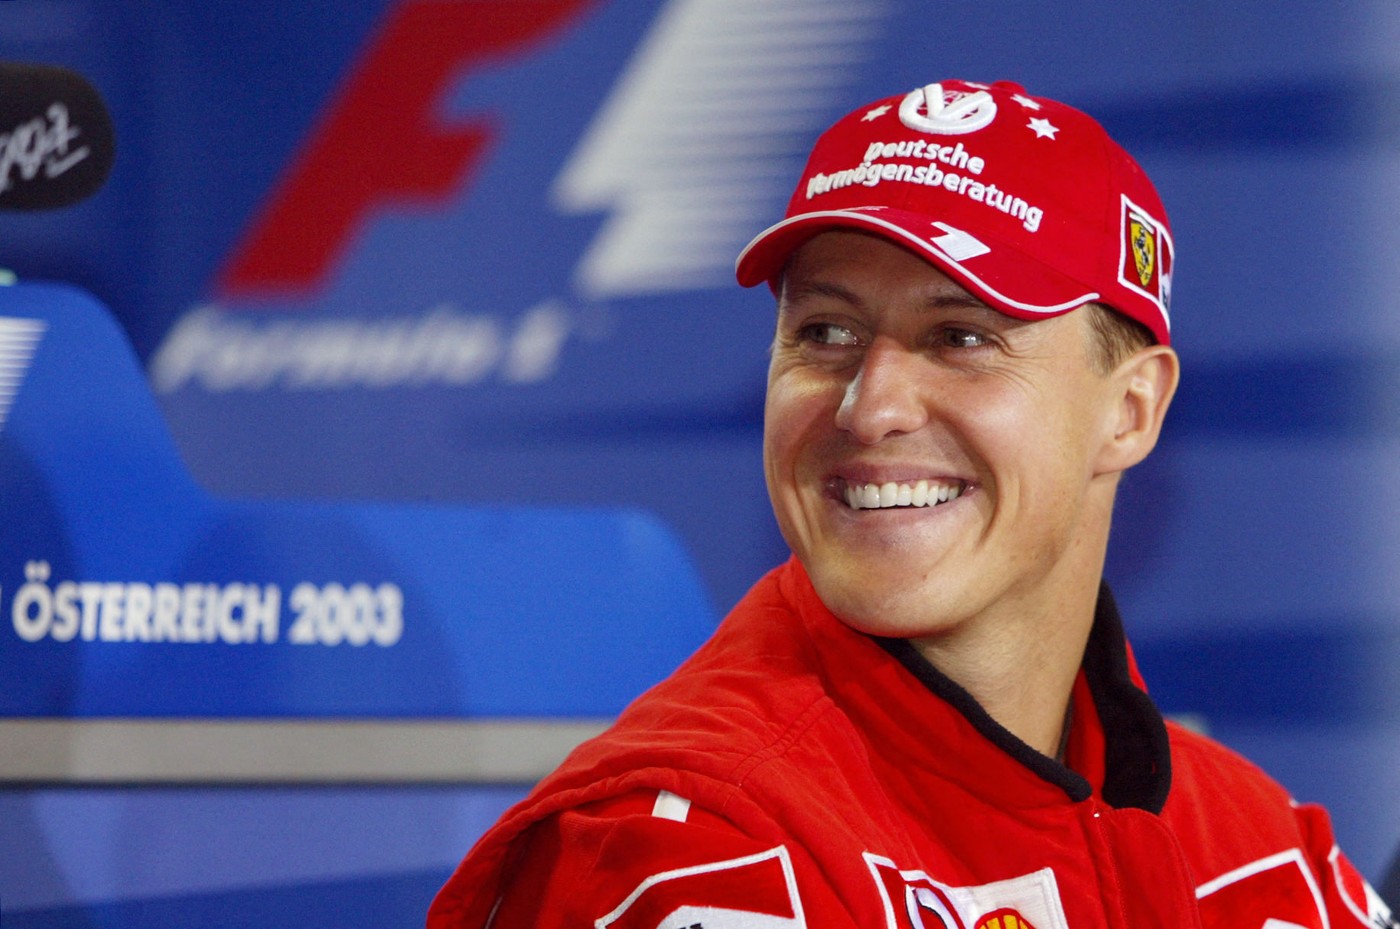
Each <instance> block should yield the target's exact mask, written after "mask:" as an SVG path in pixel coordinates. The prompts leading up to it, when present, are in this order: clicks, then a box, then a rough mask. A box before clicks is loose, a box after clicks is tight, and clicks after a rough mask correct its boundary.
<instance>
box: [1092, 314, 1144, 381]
mask: <svg viewBox="0 0 1400 929" xmlns="http://www.w3.org/2000/svg"><path fill="white" fill-rule="evenodd" d="M1084 309H1085V310H1086V311H1088V313H1089V327H1090V329H1092V330H1093V333H1094V336H1093V344H1092V345H1090V361H1091V362H1092V363H1093V365H1094V369H1095V370H1096V371H1097V372H1098V373H1099V374H1108V373H1110V372H1111V371H1112V370H1113V369H1114V368H1116V367H1118V366H1119V365H1120V364H1122V363H1123V362H1124V361H1126V360H1127V359H1128V357H1129V356H1131V355H1132V354H1133V353H1134V352H1136V351H1138V350H1139V349H1142V348H1146V347H1147V346H1149V345H1152V344H1154V343H1155V342H1156V341H1157V339H1156V338H1155V337H1154V336H1153V335H1152V330H1150V329H1148V328H1147V327H1146V326H1144V325H1143V324H1142V323H1140V322H1138V321H1137V320H1135V319H1131V318H1129V317H1127V316H1124V315H1123V314H1122V313H1119V312H1118V311H1117V310H1115V309H1113V308H1112V307H1108V306H1105V305H1104V304H1102V303H1087V304H1085V305H1084Z"/></svg>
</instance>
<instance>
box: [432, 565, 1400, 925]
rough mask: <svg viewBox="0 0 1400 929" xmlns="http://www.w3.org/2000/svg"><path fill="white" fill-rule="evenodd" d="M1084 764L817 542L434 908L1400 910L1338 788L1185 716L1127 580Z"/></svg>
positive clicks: (1146, 918) (569, 764) (1064, 918)
mask: <svg viewBox="0 0 1400 929" xmlns="http://www.w3.org/2000/svg"><path fill="white" fill-rule="evenodd" d="M1071 714H1072V715H1071V725H1070V738H1069V742H1068V746H1067V749H1066V755H1065V758H1066V761H1065V763H1064V764H1061V763H1060V762H1057V761H1055V760H1054V759H1051V758H1048V757H1046V756H1044V755H1041V754H1039V753H1038V752H1036V751H1034V750H1033V749H1031V748H1030V747H1029V746H1027V745H1026V744H1025V743H1023V742H1021V741H1019V740H1018V739H1016V737H1015V736H1013V735H1012V734H1011V733H1010V732H1008V731H1007V730H1005V729H1004V728H1002V727H1001V726H1000V725H998V724H997V723H996V722H995V721H994V720H992V719H991V717H990V716H988V715H987V714H986V712H985V711H983V710H982V709H981V707H980V706H979V705H978V704H977V703H976V702H975V701H974V700H973V699H972V698H971V697H970V696H969V695H968V694H967V692H966V691H964V690H962V689H961V688H960V687H958V686H957V685H956V684H955V683H953V682H952V681H951V680H949V679H948V678H946V677H944V676H943V675H941V674H939V673H938V672H937V671H936V670H935V669H934V668H933V667H932V666H931V665H929V664H928V663H927V662H925V661H923V660H922V659H921V658H920V657H919V656H918V655H917V653H916V652H915V651H914V650H913V648H912V646H910V645H909V644H908V643H907V642H904V641H902V640H884V639H876V638H872V637H869V636H866V635H864V634H861V633H858V632H856V631H854V630H852V629H850V628H849V627H847V626H845V625H844V624H843V623H841V622H840V621H839V620H837V619H836V618H835V617H834V616H833V615H832V614H831V612H830V611H829V610H827V609H826V607H825V606H824V605H823V604H822V603H821V601H820V600H819V599H818V598H817V595H816V593H815V591H814V590H813V589H812V586H811V583H810V581H809V580H808V578H807V576H806V574H805V572H804V571H803V569H802V567H801V566H800V564H798V563H797V562H796V561H795V560H791V561H789V562H788V563H787V564H786V565H784V566H783V567H781V568H779V569H777V570H775V571H773V572H772V573H770V574H769V575H768V576H766V577H765V578H764V579H763V580H762V581H760V582H759V583H758V584H757V585H756V586H755V587H754V589H753V590H752V591H750V592H749V594H748V595H747V596H746V597H745V598H744V599H743V600H742V601H741V602H740V603H739V605H738V606H736V607H735V609H734V611H733V612H732V613H731V614H730V615H729V616H728V617H727V618H726V619H725V621H724V622H723V623H722V624H721V626H720V627H719V629H718V630H717V631H716V633H715V635H714V636H713V638H712V639H711V641H710V642H708V643H707V644H706V645H705V646H704V647H702V648H701V649H700V650H699V651H698V652H697V653H696V654H695V655H694V656H693V657H692V658H691V659H690V660H689V661H687V662H686V663H685V664H684V665H682V667H681V668H680V669H678V670H677V671H676V672H675V673H674V674H673V675H672V676H671V677H670V678H668V679H667V680H666V681H664V682H662V683H661V684H659V685H657V686H656V687H655V688H653V689H652V690H650V691H649V692H648V693H646V694H645V695H643V696H642V697H641V698H640V699H639V700H637V701H636V702H635V703H634V704H633V705H632V706H631V707H629V708H628V709H627V710H626V712H624V713H623V715H622V716H621V717H620V718H619V720H618V721H617V723H616V724H615V726H614V727H613V728H611V729H610V730H609V731H608V732H606V733H604V734H603V735H602V736H600V737H598V738H597V739H594V740H592V741H590V742H587V743H585V744H584V745H582V746H580V747H579V748H578V749H577V750H575V751H574V753H573V754H572V755H570V757H569V758H568V760H566V761H565V762H564V764H563V765H562V766H561V767H560V768H559V769H558V770H557V771H555V772H554V773H553V774H552V775H550V776H549V777H547V778H545V779H544V780H543V781H542V782H541V783H540V784H539V785H538V786H537V788H536V789H535V790H534V791H533V792H532V793H531V794H530V796H528V797H527V798H526V799H525V800H523V801H522V802H521V803H520V804H518V805H517V806H516V807H514V808H513V809H512V810H510V811H509V812H508V813H507V814H506V815H505V816H504V817H502V819H501V821H500V822H499V823H497V824H496V826H495V827H493V828H492V829H491V830H490V831H488V832H487V834H486V835H485V836H483V837H482V839H481V840H480V841H479V842H478V843H477V845H476V846H475V848H473V849H472V851H471V852H470V854H468V855H467V857H466V859H465V860H464V861H463V862H462V864H461V865H460V866H459V868H458V869H457V871H456V873H455V874H454V875H453V876H452V878H451V879H450V880H449V881H448V883H447V884H446V886H445V887H443V889H442V890H441V891H440V892H439V894H438V896H437V899H436V900H435V901H434V903H433V906H432V909H431V910H430V912H429V916H428V925H429V926H430V927H431V929H448V927H468V929H483V927H487V926H490V927H491V929H523V927H533V929H554V927H589V926H592V927H598V929H607V927H613V929H661V927H664V929H697V927H702V929H802V927H813V929H817V927H821V929H826V927H833V929H834V927H857V926H859V927H865V929H874V927H888V929H1070V927H1072V929H1091V927H1115V929H1117V927H1123V929H1127V927H1132V929H1153V927H1161V929H1182V927H1202V929H1261V927H1265V926H1267V927H1269V929H1297V927H1307V929H1345V927H1370V929H1378V927H1393V926H1396V925H1397V924H1396V923H1395V922H1393V921H1392V919H1391V916H1390V912H1389V910H1388V909H1387V908H1386V906H1385V904H1384V903H1383V902H1382V901H1381V900H1380V898H1379V897H1377V896H1376V895H1375V893H1374V891H1372V890H1371V889H1370V887H1369V886H1367V885H1366V883H1365V881H1364V880H1362V878H1361V877H1360V875H1359V874H1357V872H1356V871H1355V869H1354V868H1352V867H1351V865H1350V864H1348V863H1347V861H1346V859H1345V858H1344V857H1343V856H1341V854H1340V853H1339V852H1338V850H1337V848H1336V846H1335V845H1334V844H1333V839H1332V835H1331V828H1330V825H1329V822H1328V818H1327V815H1326V813H1325V812H1324V811H1323V810H1322V809H1320V808H1318V807H1314V806H1306V805H1298V804H1295V803H1293V802H1292V801H1291V800H1290V798H1289V797H1288V795H1287V793H1286V792H1285V791H1284V790H1283V788H1282V787H1280V786H1279V785H1277V784H1276V783H1274V782H1273V781H1272V780H1270V779H1269V778H1268V777H1266V776H1265V775H1264V774H1263V773H1262V772H1260V771H1259V770H1258V769H1256V768H1255V767H1254V766H1253V765H1251V764H1250V763H1249V762H1247V761H1245V760H1244V759H1242V758H1240V757H1239V756H1237V755H1235V754H1233V753H1232V752H1230V751H1229V750H1227V749H1225V748H1223V747H1221V746H1220V745H1217V744H1215V743H1213V742H1211V741H1210V740H1208V739H1206V738H1203V737H1201V736H1199V735H1196V734H1193V733H1191V732H1189V731H1187V730H1184V729H1182V728H1180V727H1179V726H1176V725H1174V724H1172V723H1168V722H1164V720H1163V719H1162V716H1161V714H1160V713H1159V712H1158V711H1157V710H1156V708H1155V706H1154V705H1153V703H1152V701H1151V700H1150V699H1149V698H1148V697H1147V694H1146V693H1145V692H1144V690H1143V688H1142V686H1141V683H1140V680H1139V678H1138V675H1137V672H1136V668H1135V666H1134V665H1133V662H1132V658H1131V654H1130V652H1129V650H1128V647H1127V644H1126V641H1125V639H1124V635H1123V629H1122V624H1121V622H1120V620H1119V618H1118V614H1117V610H1116V608H1115V606H1114V605H1113V601H1112V598H1111V597H1110V596H1109V594H1108V592H1107V589H1106V588H1105V589H1104V591H1103V593H1102V594H1101V595H1100V598H1099V604H1098V609H1097V615H1096V617H1095V622H1094V628H1093V632H1092V633H1091V636H1090V641H1089V645H1088V647H1087V649H1086V653H1085V658H1084V663H1083V667H1082V670H1081V672H1080V675H1079V678H1078V680H1077V681H1076V684H1075V687H1074V692H1073V698H1072V710H1071Z"/></svg>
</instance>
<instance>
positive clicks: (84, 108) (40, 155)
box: [0, 62, 116, 210]
mask: <svg viewBox="0 0 1400 929" xmlns="http://www.w3.org/2000/svg"><path fill="white" fill-rule="evenodd" d="M115 158H116V140H115V134H114V133H113V131H112V118H111V116H109V115H108V113H107V107H106V105H105V104H104V103H103V102H102V96H101V95H100V94H99V93H98V92H97V88H95V87H93V86H92V84H90V83H89V82H88V81H87V79H86V78H84V77H82V76H81V75H79V74H77V73H75V72H73V71H69V70H68V69H67V68H58V67H54V66H52V65H36V64H21V63H18V62H0V210H47V209H55V208H58V207H65V206H70V205H72V204H74V203H77V202H78V201H80V200H82V199H83V198H84V197H88V196H90V195H91V194H93V193H95V192H96V191H97V190H98V188H100V187H101V186H102V184H103V182H104V181H106V180H107V175H108V173H110V172H111V170H112V161H113V160H114V159H115Z"/></svg>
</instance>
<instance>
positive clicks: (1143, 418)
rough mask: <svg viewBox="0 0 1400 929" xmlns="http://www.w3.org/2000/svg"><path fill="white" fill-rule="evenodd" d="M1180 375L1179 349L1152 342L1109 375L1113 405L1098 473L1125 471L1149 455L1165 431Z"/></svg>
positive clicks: (1101, 451) (1100, 455)
mask: <svg viewBox="0 0 1400 929" xmlns="http://www.w3.org/2000/svg"><path fill="white" fill-rule="evenodd" d="M1180 377H1181V362H1180V361H1179V360H1178V359H1177V356H1176V352H1174V351H1172V350H1171V349H1170V348H1168V347H1167V346H1165V345H1149V346H1148V347H1146V348H1143V349H1140V350H1138V351H1137V352H1134V353H1133V355H1132V357H1130V358H1128V359H1127V360H1126V361H1124V362H1123V363H1122V364H1120V365H1119V366H1118V367H1117V368H1116V369H1115V370H1114V371H1113V373H1112V374H1110V375H1109V376H1108V380H1109V389H1110V390H1111V391H1112V397H1113V400H1114V408H1113V410H1112V411H1111V414H1110V419H1109V423H1108V424H1109V426H1110V427H1111V428H1110V429H1109V434H1108V435H1106V436H1105V441H1104V444H1103V447H1102V449H1101V450H1100V454H1099V460H1098V473H1100V474H1106V473H1112V472H1117V471H1126V470H1127V469H1128V468H1131V467H1132V466H1133V465H1135V464H1137V463H1138V462H1139V461H1142V459H1144V458H1146V457H1147V453H1148V452H1150V451H1152V449H1153V447H1154V446H1156V444H1157V436H1158V435H1160V434H1161V432H1162V421H1163V420H1164V419H1165V418H1166V415H1167V407H1169V406H1171V402H1172V396H1173V395H1174V394H1175V393H1176V385H1177V381H1178V380H1179V379H1180Z"/></svg>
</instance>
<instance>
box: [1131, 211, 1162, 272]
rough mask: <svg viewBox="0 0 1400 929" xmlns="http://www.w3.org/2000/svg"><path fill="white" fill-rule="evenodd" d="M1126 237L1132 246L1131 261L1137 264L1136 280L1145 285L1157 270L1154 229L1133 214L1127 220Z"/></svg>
mask: <svg viewBox="0 0 1400 929" xmlns="http://www.w3.org/2000/svg"><path fill="white" fill-rule="evenodd" d="M1128 239H1129V241H1131V243H1132V246H1133V263H1134V264H1136V265H1137V273H1138V280H1140V281H1142V286H1143V287H1146V286H1147V285H1148V284H1151V283H1152V278H1153V276H1154V274H1155V273H1156V271H1157V236H1156V230H1153V229H1150V228H1149V227H1148V226H1147V225H1146V224H1144V223H1143V221H1142V220H1141V219H1140V218H1138V217H1136V216H1134V217H1133V218H1132V219H1129V220H1128Z"/></svg>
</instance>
